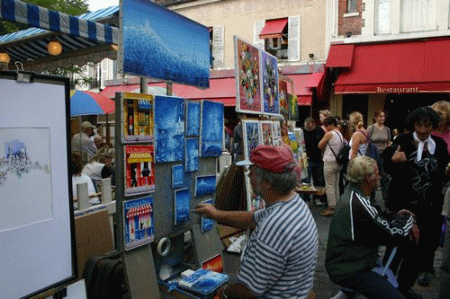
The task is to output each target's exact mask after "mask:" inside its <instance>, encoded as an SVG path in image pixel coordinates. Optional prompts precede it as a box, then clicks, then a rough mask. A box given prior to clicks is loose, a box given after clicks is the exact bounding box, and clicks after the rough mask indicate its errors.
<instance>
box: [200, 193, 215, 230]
mask: <svg viewBox="0 0 450 299" xmlns="http://www.w3.org/2000/svg"><path fill="white" fill-rule="evenodd" d="M202 203H207V204H211V205H212V204H213V200H212V198H209V199H207V200H205V201H203V202H202ZM200 218H201V220H200V222H201V225H200V227H201V231H202V233H206V232H208V231H210V230H212V228H213V224H214V220H212V219H210V218H206V217H200Z"/></svg>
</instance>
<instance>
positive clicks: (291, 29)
mask: <svg viewBox="0 0 450 299" xmlns="http://www.w3.org/2000/svg"><path fill="white" fill-rule="evenodd" d="M288 57H289V61H299V60H300V16H292V17H289V22H288Z"/></svg>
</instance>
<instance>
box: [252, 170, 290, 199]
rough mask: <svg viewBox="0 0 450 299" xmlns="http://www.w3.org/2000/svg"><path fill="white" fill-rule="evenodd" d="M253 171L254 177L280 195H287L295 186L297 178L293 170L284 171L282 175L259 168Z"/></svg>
mask: <svg viewBox="0 0 450 299" xmlns="http://www.w3.org/2000/svg"><path fill="white" fill-rule="evenodd" d="M254 171H255V175H256V177H258V178H259V179H260V180H263V181H266V182H268V183H269V184H270V185H271V186H272V188H273V189H275V190H276V191H278V192H280V193H281V194H287V193H288V192H289V191H291V190H292V189H294V188H295V186H296V185H297V180H298V177H297V174H296V172H295V170H292V171H286V172H283V173H273V172H269V171H266V170H264V169H261V168H259V167H255V169H254Z"/></svg>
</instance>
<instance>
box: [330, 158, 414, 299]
mask: <svg viewBox="0 0 450 299" xmlns="http://www.w3.org/2000/svg"><path fill="white" fill-rule="evenodd" d="M347 176H348V180H349V181H350V183H349V185H348V186H347V187H346V189H345V192H344V194H343V195H342V196H341V199H340V201H339V204H338V206H337V209H336V213H335V214H334V217H333V219H332V220H331V224H330V231H329V236H328V245H327V251H326V258H325V266H326V269H327V272H328V275H329V277H330V279H331V281H333V282H334V283H335V284H338V285H340V286H343V287H345V288H348V289H351V290H353V291H355V292H358V293H360V294H363V295H364V296H366V297H367V298H369V299H370V298H379V299H385V298H406V297H405V296H404V295H403V294H402V293H400V291H398V290H397V289H396V288H395V287H394V286H393V285H392V284H391V283H390V282H389V281H388V280H387V279H386V278H384V277H382V276H381V275H380V274H378V273H375V272H373V271H372V269H373V268H374V267H376V266H377V265H378V258H379V257H378V247H379V246H380V245H386V244H400V243H402V242H409V240H410V239H412V240H413V241H414V242H416V243H417V242H418V238H419V236H418V228H417V225H416V224H415V219H414V216H413V214H412V213H411V212H410V211H407V210H401V211H399V212H398V213H396V214H387V213H386V214H383V215H382V214H381V213H380V212H379V210H378V209H377V208H376V207H375V206H374V205H373V204H372V203H371V202H370V194H371V193H372V192H374V191H375V190H376V189H377V188H378V185H379V183H380V174H379V172H378V167H377V163H376V161H375V160H374V159H372V158H370V157H368V156H359V157H356V158H354V159H352V160H350V162H349V165H348V173H347Z"/></svg>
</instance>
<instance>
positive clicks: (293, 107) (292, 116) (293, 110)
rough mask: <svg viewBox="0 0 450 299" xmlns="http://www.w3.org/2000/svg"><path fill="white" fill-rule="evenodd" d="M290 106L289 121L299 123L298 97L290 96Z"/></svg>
mask: <svg viewBox="0 0 450 299" xmlns="http://www.w3.org/2000/svg"><path fill="white" fill-rule="evenodd" d="M288 105H289V120H295V121H298V120H299V119H300V118H299V114H298V103H297V95H295V94H291V93H289V94H288Z"/></svg>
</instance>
